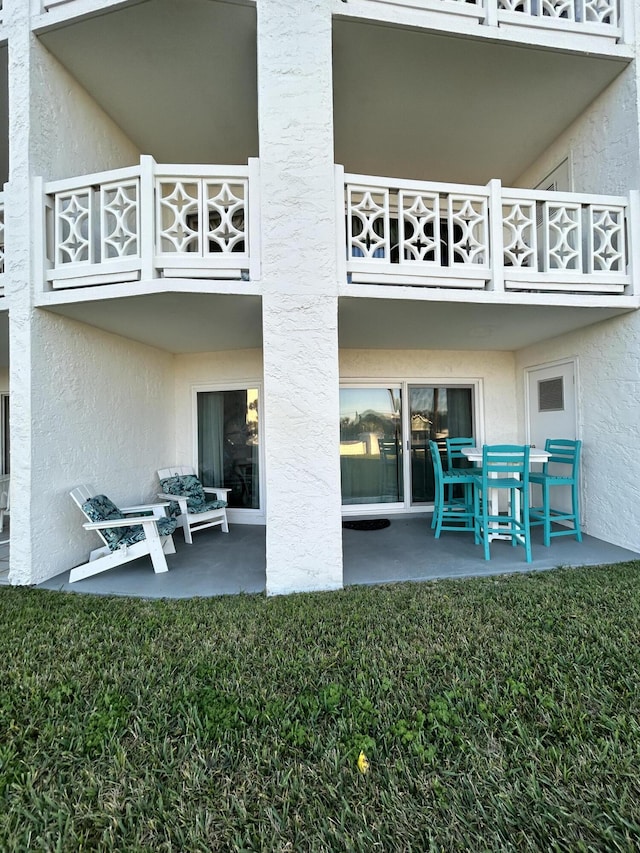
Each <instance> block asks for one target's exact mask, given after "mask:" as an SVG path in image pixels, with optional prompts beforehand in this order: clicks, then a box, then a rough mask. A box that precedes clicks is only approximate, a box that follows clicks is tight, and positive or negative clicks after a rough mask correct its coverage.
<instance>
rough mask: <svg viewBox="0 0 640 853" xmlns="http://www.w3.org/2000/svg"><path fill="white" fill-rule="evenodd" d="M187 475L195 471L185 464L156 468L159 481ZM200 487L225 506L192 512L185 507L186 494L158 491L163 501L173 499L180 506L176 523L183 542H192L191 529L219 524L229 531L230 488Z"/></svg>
mask: <svg viewBox="0 0 640 853" xmlns="http://www.w3.org/2000/svg"><path fill="white" fill-rule="evenodd" d="M189 475H191V476H193V477H195V476H196V473H195V470H194V469H193V468H191V467H189V466H187V465H174V467H173V468H160V469H159V470H158V477H159V478H160V482H161V483H162V481H163V480H167V479H168V478H169V477H186V476H189ZM202 489H203V490H204V492H205V494H212V495H215V496H216V497H215V499H216V500H218V501H225V506H222V507H216V508H212V509H205V510H204V511H203V512H192V511H189V508H188V507H187V495H184V496H183V495H179V494H168V493H165V492H159V493H158V497H159V498H161V499H162V500H163V501H175V502H176V503H177V504H178V506H179V507H180V515H179V516H178V517H177V519H176V520H177V522H178V524H180V525H182V529H183V530H184V539H185V542H188V544H189V545H192V544H193V538H192V536H191V534H192V531H198V530H204V529H205V528H207V527H217V526H218V525H219V526H220V527H221V528H222V531H223V533H228V532H229V523H228V521H227V508H226V500H227V495H228V493H229V492H230V491H231V489H225V488H218V487H212V486H202Z"/></svg>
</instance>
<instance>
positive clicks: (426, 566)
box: [0, 515, 640, 598]
mask: <svg viewBox="0 0 640 853" xmlns="http://www.w3.org/2000/svg"><path fill="white" fill-rule="evenodd" d="M532 539H533V562H532V563H526V562H525V561H524V559H523V556H522V552H521V549H514V548H512V547H511V544H510V543H509V542H496V543H494V545H493V547H492V552H491V560H490V561H489V562H486V561H485V560H484V559H483V556H482V549H481V548H480V547H479V546H476V545H474V543H473V536H472V535H470V534H469V535H467V534H458V533H449V534H447V533H443V534H442V536H441V537H440V539H434V537H433V531H432V530H431V528H430V526H429V517H428V516H427V517H425V516H424V515H419V516H411V517H409V516H397V515H396V516H392V521H391V525H390V526H389V527H387V528H386V529H385V530H374V531H368V532H367V531H362V530H343V532H342V548H343V555H344V584H345V586H351V585H354V584H378V583H396V582H403V581H404V582H406V581H433V580H436V579H443V578H464V577H473V576H486V575H503V574H508V573H512V572H530V571H544V570H548V569H553V568H557V567H558V566H597V565H608V564H611V563H621V562H627V561H629V560H636V559H638V557H639V556H640V555H638V554H636V553H635V552H634V551H629V550H627V549H625V548H620V547H618V546H617V545H612V544H610V543H608V542H603V541H602V540H600V539H596V538H594V537H592V536H584V539H583V541H582V542H576V541H575V539H574V538H573V537H571V536H563V537H560V538H558V539H554V540H552V545H551V547H549V548H545V547H544V545H543V544H542V532H541V528H539V527H537V528H534V532H533V534H532ZM174 541H175V544H176V553H175V554H174V555H170V556H169V557H168V558H167V563H168V566H169V571H168V572H167V573H166V574H159V575H156V574H154V573H153V568H152V566H151V562H150V560H149V558H148V557H142V558H140V559H139V560H135V561H134V562H132V563H128V564H127V565H125V566H120V567H119V568H115V569H112V570H111V571H108V572H103V573H102V574H99V575H95V576H94V577H90V578H86V579H85V580H81V581H77V582H76V583H73V584H70V583H69V582H68V576H69V573H68V572H63V573H62V574H60V575H58V576H57V577H53V578H51V579H50V580H48V581H44V583H41V584H40V587H41V588H43V589H52V590H59V591H67V592H79V593H83V592H84V593H92V594H98V595H126V596H134V597H142V598H192V597H195V596H199V597H209V596H216V595H229V594H240V593H263V592H264V590H265V582H266V580H265V563H266V558H265V528H264V527H261V526H250V525H240V524H232V525H231V530H230V533H229V534H228V535H227V534H224V533H221V532H220V530H219V529H215V530H207V531H203V532H202V533H199V534H197V535H196V536H194V539H193V545H186V544H185V543H184V540H183V539H182V535H181V533H178V534H176V535H175V536H174ZM1 556H2V555H1V554H0V559H1ZM0 583H1V577H0Z"/></svg>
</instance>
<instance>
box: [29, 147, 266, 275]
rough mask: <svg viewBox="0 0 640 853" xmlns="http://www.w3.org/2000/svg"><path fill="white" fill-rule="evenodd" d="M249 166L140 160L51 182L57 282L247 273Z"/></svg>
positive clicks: (51, 258) (50, 247) (51, 271)
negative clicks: (173, 163) (186, 164)
mask: <svg viewBox="0 0 640 853" xmlns="http://www.w3.org/2000/svg"><path fill="white" fill-rule="evenodd" d="M249 169H250V167H248V166H224V167H215V166H184V165H182V166H178V165H159V164H157V163H155V161H154V160H153V158H151V157H143V158H142V160H141V163H140V166H133V167H131V168H127V169H118V170H115V171H112V172H104V173H101V174H96V175H88V176H83V177H79V178H73V179H70V180H64V181H55V182H52V183H49V184H45V186H44V195H45V210H46V218H45V223H46V224H45V228H46V247H47V249H46V267H47V270H46V276H47V279H48V280H49V281H50V282H51V283H52V286H53V287H54V288H56V287H79V286H85V285H91V284H108V283H112V282H126V281H135V280H137V279H149V278H157V277H159V276H163V277H172V278H176V277H180V278H229V279H241V278H244V279H248V278H249V277H250V253H249Z"/></svg>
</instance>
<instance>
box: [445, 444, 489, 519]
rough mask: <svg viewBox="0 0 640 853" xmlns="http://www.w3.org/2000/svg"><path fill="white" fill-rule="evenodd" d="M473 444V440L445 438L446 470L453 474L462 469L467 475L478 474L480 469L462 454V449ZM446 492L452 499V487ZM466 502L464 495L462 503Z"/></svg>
mask: <svg viewBox="0 0 640 853" xmlns="http://www.w3.org/2000/svg"><path fill="white" fill-rule="evenodd" d="M475 444H476V441H475V438H467V437H457V438H447V439H446V440H445V447H446V449H447V470H448V471H454V472H455V471H458V470H461V469H462V470H464V471H465V472H466V473H467V474H470V473H471V474H479V473H480V471H481V470H482V469H481V468H478V467H476V466H475V465H471V463H470V462H469V461H468V460H467V457H466V456H465V455H464V454H463V452H462V448H463V447H475ZM448 492H449V498H450V499H453V494H454V488H453V486H448ZM466 500H467V494H466V493H465V496H464V497H463V498H462V502H463V503H464V502H466Z"/></svg>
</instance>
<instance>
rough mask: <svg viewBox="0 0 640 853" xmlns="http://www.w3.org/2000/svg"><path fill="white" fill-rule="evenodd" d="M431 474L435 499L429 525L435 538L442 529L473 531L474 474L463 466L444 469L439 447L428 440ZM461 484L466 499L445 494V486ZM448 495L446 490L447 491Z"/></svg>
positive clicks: (438, 536) (437, 537)
mask: <svg viewBox="0 0 640 853" xmlns="http://www.w3.org/2000/svg"><path fill="white" fill-rule="evenodd" d="M429 449H430V451H431V461H432V462H433V476H434V480H435V500H434V507H433V518H432V519H431V527H432V528H435V531H436V533H435V538H436V539H439V538H440V533H441V532H442V531H443V530H457V531H467V532H468V533H475V523H474V514H473V497H472V494H473V484H474V483H475V479H476V478H475V475H474V474H472V473H471V472H470V471H466V470H465V469H464V468H460V469H454V470H453V471H444V470H443V468H442V460H441V458H440V449H439V447H438V445H437V444H436V443H435V441H430V442H429ZM455 485H461V486H463V487H464V494H465V496H466V500H461V499H460V498H457V499H456V500H452V499H451V498H449V497H448V496H446V495H445V487H449V486H455ZM447 495H448V492H447Z"/></svg>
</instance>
